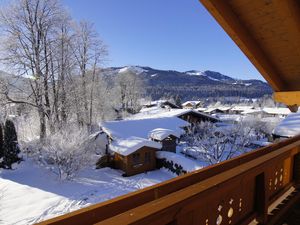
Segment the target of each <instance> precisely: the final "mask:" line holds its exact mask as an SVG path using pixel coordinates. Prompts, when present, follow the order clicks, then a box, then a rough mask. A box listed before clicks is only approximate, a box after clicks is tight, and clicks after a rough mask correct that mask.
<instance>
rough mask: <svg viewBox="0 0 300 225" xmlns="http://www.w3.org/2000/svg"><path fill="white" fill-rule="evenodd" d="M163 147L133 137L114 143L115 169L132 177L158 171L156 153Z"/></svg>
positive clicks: (112, 148) (112, 145) (112, 146)
mask: <svg viewBox="0 0 300 225" xmlns="http://www.w3.org/2000/svg"><path fill="white" fill-rule="evenodd" d="M161 147H162V146H161V144H159V143H157V142H154V141H149V140H146V139H143V138H137V137H132V138H128V139H125V140H117V141H113V142H112V143H111V145H110V150H112V151H113V152H114V167H115V168H116V169H121V170H123V171H124V172H125V173H124V175H125V176H132V175H135V174H139V173H144V172H146V171H150V170H154V169H156V157H155V152H156V151H157V150H160V149H161Z"/></svg>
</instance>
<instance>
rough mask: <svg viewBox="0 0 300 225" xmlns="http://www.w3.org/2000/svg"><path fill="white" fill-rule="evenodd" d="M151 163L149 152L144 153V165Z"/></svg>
mask: <svg viewBox="0 0 300 225" xmlns="http://www.w3.org/2000/svg"><path fill="white" fill-rule="evenodd" d="M150 162H151V152H146V153H145V163H150Z"/></svg>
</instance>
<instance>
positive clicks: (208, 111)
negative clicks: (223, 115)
mask: <svg viewBox="0 0 300 225" xmlns="http://www.w3.org/2000/svg"><path fill="white" fill-rule="evenodd" d="M216 109H217V108H208V109H206V110H205V111H204V112H205V113H211V112H213V111H215V110H216Z"/></svg>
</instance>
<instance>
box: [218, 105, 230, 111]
mask: <svg viewBox="0 0 300 225" xmlns="http://www.w3.org/2000/svg"><path fill="white" fill-rule="evenodd" d="M217 109H219V110H221V111H227V110H229V109H231V107H230V106H219V107H217Z"/></svg>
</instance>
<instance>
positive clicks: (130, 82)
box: [116, 70, 144, 113]
mask: <svg viewBox="0 0 300 225" xmlns="http://www.w3.org/2000/svg"><path fill="white" fill-rule="evenodd" d="M116 87H117V90H118V92H119V93H118V95H119V98H120V108H121V110H122V111H123V112H125V113H126V112H127V113H135V112H137V111H138V110H139V106H140V105H139V99H140V98H141V96H142V95H143V91H144V89H143V87H144V85H143V81H142V80H141V79H140V77H139V76H138V75H137V74H136V73H135V72H134V71H131V70H127V71H126V72H123V73H120V74H118V76H117V78H116Z"/></svg>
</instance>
